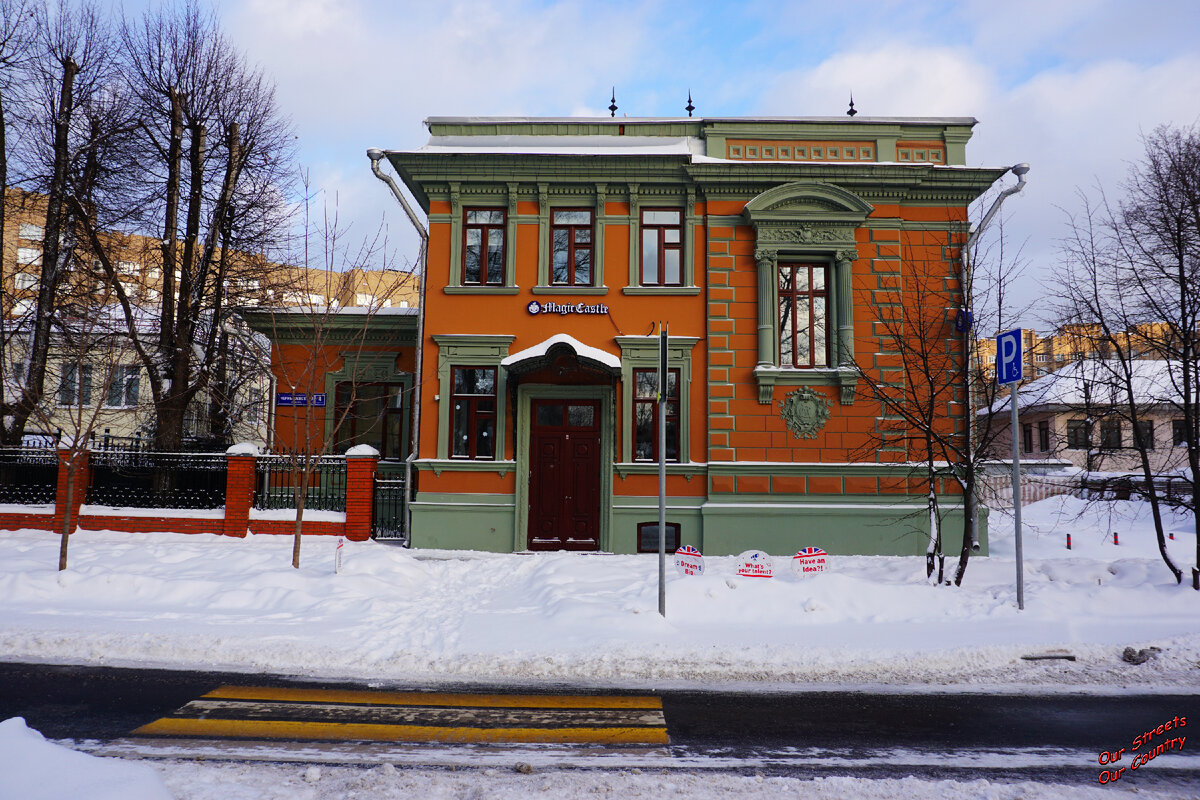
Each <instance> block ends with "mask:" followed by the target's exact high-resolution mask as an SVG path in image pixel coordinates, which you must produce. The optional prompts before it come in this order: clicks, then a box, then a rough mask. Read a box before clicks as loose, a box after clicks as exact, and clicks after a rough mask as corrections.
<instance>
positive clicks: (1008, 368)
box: [996, 328, 1024, 385]
mask: <svg viewBox="0 0 1200 800" xmlns="http://www.w3.org/2000/svg"><path fill="white" fill-rule="evenodd" d="M1022 361H1023V359H1022V358H1021V329H1020V328H1017V329H1016V330H1011V331H1006V332H1005V333H1001V334H999V335H998V336H997V337H996V383H999V384H1001V385H1003V384H1005V383H1020V381H1021V380H1022V378H1023V377H1024V371H1023V370H1022Z"/></svg>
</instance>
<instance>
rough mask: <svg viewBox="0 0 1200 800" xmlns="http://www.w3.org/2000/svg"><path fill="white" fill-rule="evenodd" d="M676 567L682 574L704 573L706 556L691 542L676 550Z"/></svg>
mask: <svg viewBox="0 0 1200 800" xmlns="http://www.w3.org/2000/svg"><path fill="white" fill-rule="evenodd" d="M675 569H676V570H678V572H679V574H680V575H703V574H704V556H702V555H700V551H699V550H697V549H696V548H694V547H692V546H691V545H690V544H685V545H684V546H683V547H681V548H679V549H678V550H676V551H675Z"/></svg>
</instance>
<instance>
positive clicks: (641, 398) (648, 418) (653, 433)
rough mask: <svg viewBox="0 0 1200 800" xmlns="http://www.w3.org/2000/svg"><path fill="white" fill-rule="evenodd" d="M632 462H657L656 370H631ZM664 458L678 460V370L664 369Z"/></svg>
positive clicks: (657, 399)
mask: <svg viewBox="0 0 1200 800" xmlns="http://www.w3.org/2000/svg"><path fill="white" fill-rule="evenodd" d="M633 381H634V392H633V425H634V444H633V460H634V461H658V440H659V434H658V402H659V398H658V370H656V369H635V370H634V371H633ZM665 400H666V403H667V409H666V411H667V431H666V433H667V439H666V442H667V453H666V460H667V461H678V460H679V370H677V369H670V370H667V391H666V397H665Z"/></svg>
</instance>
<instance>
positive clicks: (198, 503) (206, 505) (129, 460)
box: [87, 448, 228, 509]
mask: <svg viewBox="0 0 1200 800" xmlns="http://www.w3.org/2000/svg"><path fill="white" fill-rule="evenodd" d="M90 462H91V480H90V482H89V484H88V493H87V502H88V503H91V504H94V505H103V506H120V507H130V508H189V509H214V508H222V507H224V505H225V480H226V473H227V471H228V470H227V462H226V459H225V454H224V453H159V452H155V451H147V450H136V449H107V450H106V449H103V448H101V449H96V450H93V451H92V453H91V459H90Z"/></svg>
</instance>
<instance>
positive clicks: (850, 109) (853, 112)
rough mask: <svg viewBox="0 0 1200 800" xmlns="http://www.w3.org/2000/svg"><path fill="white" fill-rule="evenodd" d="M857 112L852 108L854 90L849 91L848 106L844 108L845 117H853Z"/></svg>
mask: <svg viewBox="0 0 1200 800" xmlns="http://www.w3.org/2000/svg"><path fill="white" fill-rule="evenodd" d="M857 113H858V112H857V111H855V110H854V92H851V93H850V108H848V109H847V110H846V116H847V117H853V116H854V115H855V114H857Z"/></svg>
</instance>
